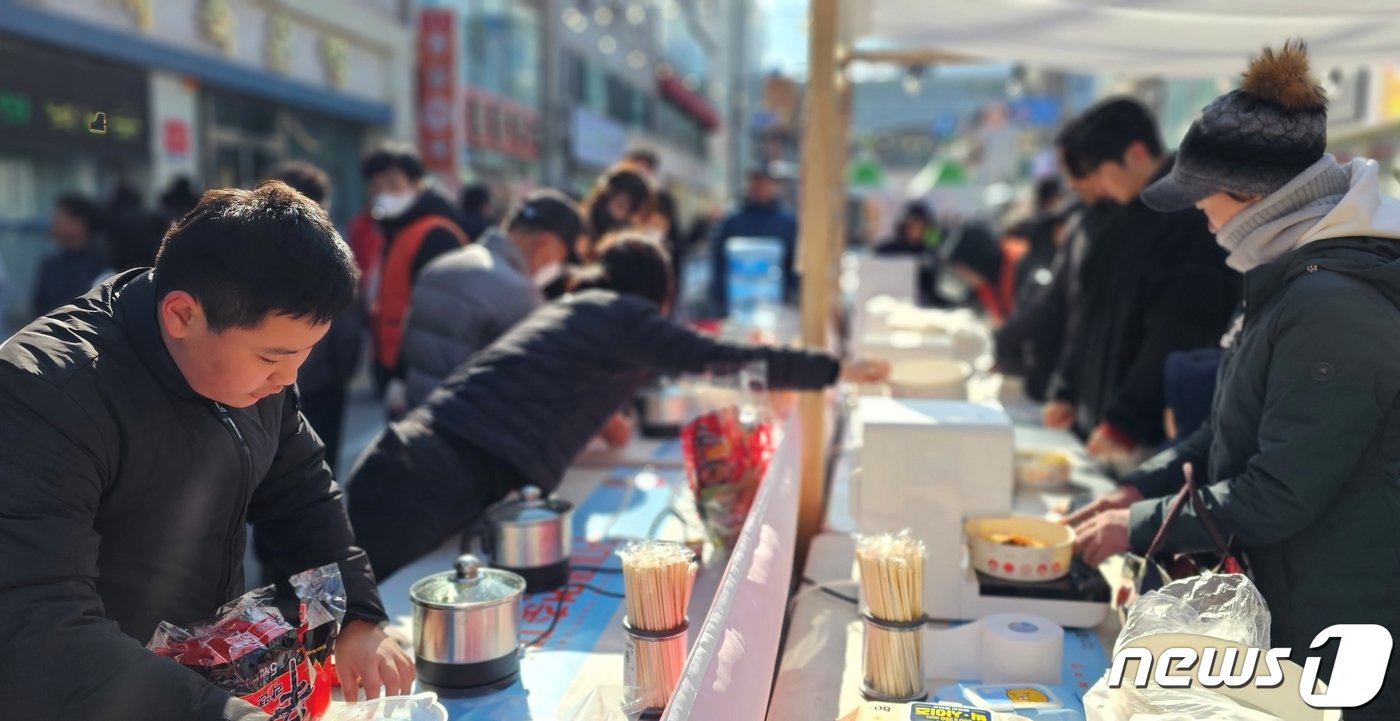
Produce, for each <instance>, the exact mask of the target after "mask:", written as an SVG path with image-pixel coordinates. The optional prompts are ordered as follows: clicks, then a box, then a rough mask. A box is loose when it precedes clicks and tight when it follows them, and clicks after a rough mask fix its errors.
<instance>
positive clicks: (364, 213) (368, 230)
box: [345, 194, 384, 298]
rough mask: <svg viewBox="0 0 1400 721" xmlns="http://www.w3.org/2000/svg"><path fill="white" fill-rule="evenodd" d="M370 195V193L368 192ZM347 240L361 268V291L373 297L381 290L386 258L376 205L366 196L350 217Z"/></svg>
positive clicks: (356, 263)
mask: <svg viewBox="0 0 1400 721" xmlns="http://www.w3.org/2000/svg"><path fill="white" fill-rule="evenodd" d="M366 196H368V194H366ZM345 242H346V243H349V244H350V251H351V252H352V253H354V254H355V265H357V266H359V268H360V293H362V294H363V295H364V296H365V297H366V298H373V297H374V296H375V295H376V294H377V293H378V292H379V264H380V263H381V262H383V260H384V232H383V231H381V230H380V229H379V223H377V222H375V220H374V206H373V204H372V202H371V201H370V199H369V198H368V197H366V199H365V201H364V205H363V207H361V208H360V211H359V212H358V213H355V216H354V217H353V218H351V219H350V228H349V234H348V235H346V236H345Z"/></svg>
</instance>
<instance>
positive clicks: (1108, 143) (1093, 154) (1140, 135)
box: [1071, 97, 1164, 177]
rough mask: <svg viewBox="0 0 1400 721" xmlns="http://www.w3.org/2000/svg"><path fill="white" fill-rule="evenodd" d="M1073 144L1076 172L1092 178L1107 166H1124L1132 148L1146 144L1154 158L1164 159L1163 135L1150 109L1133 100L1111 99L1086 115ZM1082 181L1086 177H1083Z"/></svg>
mask: <svg viewBox="0 0 1400 721" xmlns="http://www.w3.org/2000/svg"><path fill="white" fill-rule="evenodd" d="M1078 125H1079V128H1078V129H1077V130H1076V131H1075V132H1074V134H1073V137H1072V140H1071V144H1072V145H1073V146H1074V148H1075V151H1074V155H1075V164H1076V165H1078V170H1077V171H1076V172H1079V173H1083V175H1088V174H1090V173H1093V172H1094V171H1095V170H1098V169H1099V166H1100V165H1103V164H1104V163H1119V164H1121V163H1122V162H1123V156H1125V155H1126V154H1127V153H1128V147H1129V146H1131V145H1132V144H1133V143H1142V144H1143V145H1144V146H1145V147H1146V148H1147V152H1149V153H1151V154H1152V155H1153V156H1154V157H1155V156H1158V155H1161V154H1162V152H1163V150H1164V146H1163V145H1162V134H1161V132H1160V131H1159V130H1158V129H1157V119H1156V118H1154V117H1153V116H1152V112H1151V111H1149V110H1148V109H1147V106H1145V105H1143V104H1142V103H1140V102H1138V101H1137V100H1134V99H1132V98H1126V97H1118V98H1109V99H1107V100H1104V101H1102V102H1100V103H1098V104H1097V105H1094V106H1093V107H1091V108H1089V109H1088V110H1086V111H1084V114H1083V115H1080V116H1079V119H1078ZM1080 177H1082V176H1080Z"/></svg>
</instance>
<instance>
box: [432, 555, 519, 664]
mask: <svg viewBox="0 0 1400 721" xmlns="http://www.w3.org/2000/svg"><path fill="white" fill-rule="evenodd" d="M524 593H525V579H523V578H521V577H520V576H518V575H516V574H514V573H511V572H509V571H502V570H499V569H494V568H485V567H483V566H482V565H481V562H480V561H478V560H477V558H476V557H475V556H471V555H462V556H460V557H459V558H458V559H457V562H456V563H455V564H454V568H453V570H451V571H448V572H446V573H439V574H435V575H432V576H428V577H427V578H424V579H422V580H420V581H418V582H417V583H415V584H413V586H412V587H411V588H410V589H409V591H408V595H409V597H410V598H411V599H412V600H413V651H414V654H415V655H416V656H417V668H418V679H419V680H420V681H422V682H423V683H425V684H427V685H429V686H433V687H436V688H447V689H466V688H478V687H482V686H498V685H502V684H506V683H510V682H512V681H514V679H515V678H516V676H518V675H519V673H520V599H521V596H522V595H524Z"/></svg>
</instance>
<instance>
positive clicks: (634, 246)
mask: <svg viewBox="0 0 1400 721" xmlns="http://www.w3.org/2000/svg"><path fill="white" fill-rule="evenodd" d="M590 288H599V289H603V290H611V291H613V292H615V293H622V294H625V295H636V296H641V297H643V298H646V299H647V300H650V301H651V302H653V303H655V304H656V305H657V306H665V305H667V304H669V303H670V302H671V300H672V297H673V296H674V295H675V292H676V281H675V278H673V277H672V276H671V256H670V255H669V254H668V253H667V252H666V249H665V248H662V247H661V246H660V245H659V244H658V243H656V242H654V241H651V240H647V239H646V238H643V237H641V236H637V235H628V234H618V235H612V236H608V237H607V238H606V239H604V240H603V243H602V245H600V246H599V247H598V262H597V263H595V264H593V265H591V266H589V267H588V268H585V269H584V270H582V271H580V272H579V273H578V274H577V275H576V276H574V279H573V285H572V287H571V290H573V291H575V292H577V291H583V290H588V289H590Z"/></svg>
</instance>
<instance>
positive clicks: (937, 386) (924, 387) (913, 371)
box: [889, 359, 972, 401]
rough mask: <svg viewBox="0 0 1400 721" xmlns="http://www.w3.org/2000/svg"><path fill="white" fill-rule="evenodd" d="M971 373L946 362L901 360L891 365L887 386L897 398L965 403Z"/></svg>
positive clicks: (963, 367)
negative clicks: (961, 401) (960, 401)
mask: <svg viewBox="0 0 1400 721" xmlns="http://www.w3.org/2000/svg"><path fill="white" fill-rule="evenodd" d="M971 377H972V369H971V368H970V367H969V366H968V365H967V364H966V363H962V362H959V361H954V360H947V359H931V360H901V361H896V362H894V363H892V364H891V368H890V379H889V385H890V390H891V391H892V393H893V395H894V396H895V397H896V398H929V399H943V400H964V401H965V400H967V381H968V379H969V378H971Z"/></svg>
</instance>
